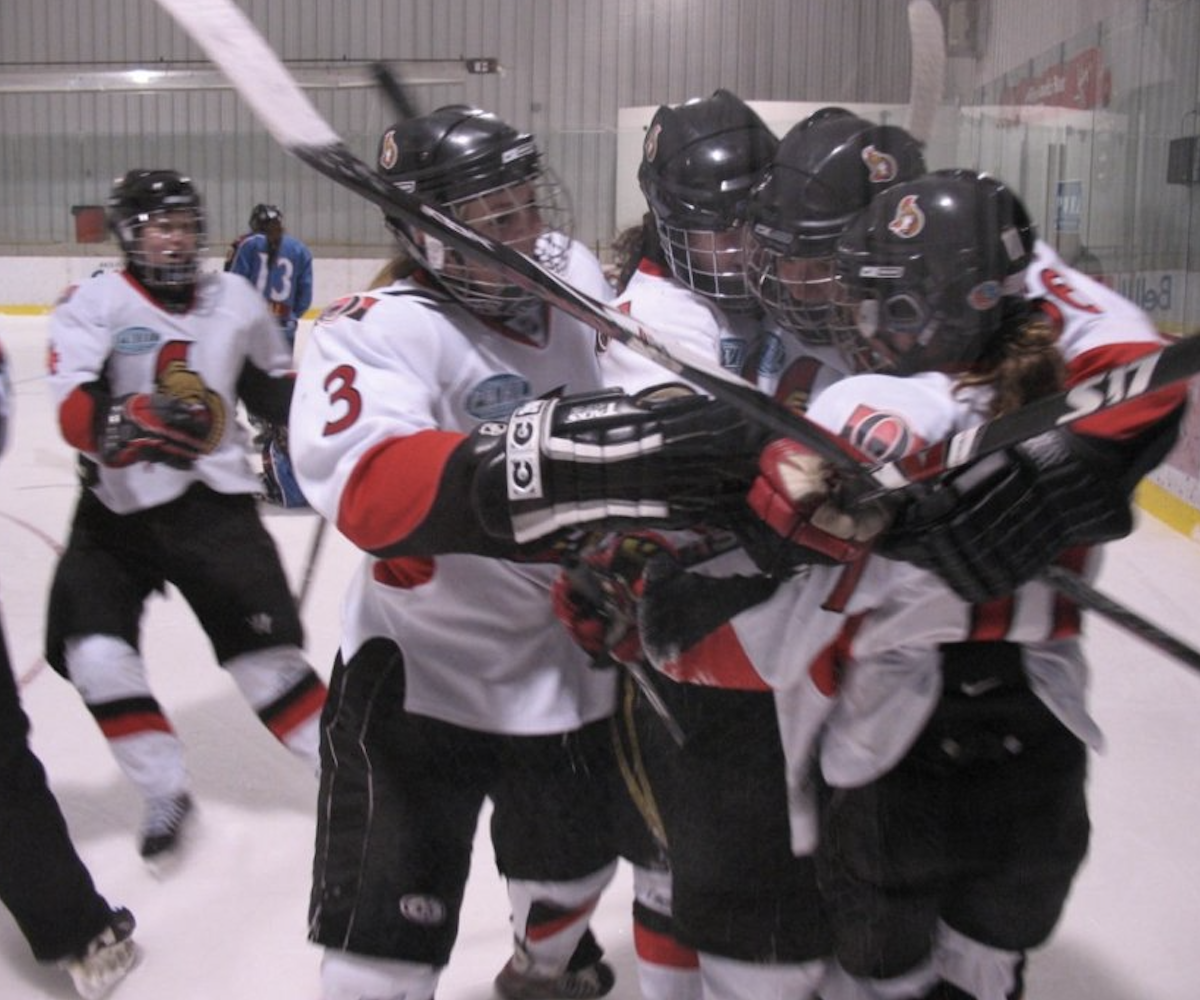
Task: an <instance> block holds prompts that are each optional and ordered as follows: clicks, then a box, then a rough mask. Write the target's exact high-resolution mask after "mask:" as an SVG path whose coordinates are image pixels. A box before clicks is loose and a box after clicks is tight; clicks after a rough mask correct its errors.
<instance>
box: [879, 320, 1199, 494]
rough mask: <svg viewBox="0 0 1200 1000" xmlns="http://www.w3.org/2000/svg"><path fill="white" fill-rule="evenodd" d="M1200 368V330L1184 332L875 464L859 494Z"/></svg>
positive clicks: (935, 471) (886, 489)
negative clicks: (1180, 336) (1167, 342)
mask: <svg viewBox="0 0 1200 1000" xmlns="http://www.w3.org/2000/svg"><path fill="white" fill-rule="evenodd" d="M1198 372H1200V335H1196V336H1190V337H1184V338H1183V339H1182V340H1179V341H1176V342H1175V343H1174V344H1170V345H1168V346H1167V347H1164V348H1162V349H1160V350H1158V351H1153V352H1151V353H1150V354H1144V355H1142V356H1141V357H1140V358H1135V359H1134V360H1133V361H1129V362H1126V363H1125V364H1123V365H1116V366H1115V367H1113V368H1110V369H1107V370H1106V371H1103V372H1101V373H1099V374H1098V375H1093V376H1091V377H1090V378H1086V379H1084V380H1083V381H1082V382H1079V383H1078V384H1076V385H1074V386H1072V387H1071V388H1070V389H1064V390H1063V391H1061V392H1057V393H1054V394H1052V395H1050V396H1043V397H1042V398H1041V399H1038V400H1035V401H1034V402H1032V403H1027V404H1026V405H1025V406H1022V407H1021V408H1020V409H1018V410H1013V411H1012V412H1011V413H1006V414H1004V415H1003V416H1000V417H994V418H993V419H991V420H988V421H985V422H984V423H981V424H976V425H975V426H974V427H968V428H967V429H966V430H964V431H960V432H959V433H957V434H954V435H952V436H951V437H948V438H946V439H944V440H942V441H938V442H936V443H935V444H932V445H930V446H929V447H928V448H924V449H921V450H920V451H915V452H912V453H911V454H909V455H905V456H904V457H903V458H899V459H897V460H896V461H894V462H888V463H884V464H878V465H875V466H873V467H872V468H871V469H870V470H869V471H868V472H867V476H868V477H869V479H870V480H871V481H872V483H873V484H874V485H873V486H872V487H871V488H870V489H868V490H866V491H865V492H862V493H861V494H859V495H858V497H857V499H859V500H861V501H871V500H878V499H880V498H881V497H883V496H885V495H886V494H888V493H892V492H894V491H895V490H899V489H903V488H904V487H906V486H910V485H912V484H913V483H918V482H921V481H923V480H926V479H930V478H933V477H934V476H937V475H940V474H941V473H943V472H947V471H949V470H950V469H954V468H957V467H958V466H960V465H965V464H966V463H968V462H971V461H973V460H974V459H977V458H981V457H982V456H984V455H987V454H990V453H991V452H994V451H1000V450H1001V449H1003V448H1011V447H1012V446H1013V445H1017V444H1020V443H1021V442H1022V441H1027V440H1028V439H1029V438H1032V437H1036V436H1037V435H1038V434H1044V433H1045V432H1046V431H1050V430H1054V429H1055V428H1056V427H1063V426H1065V425H1068V424H1073V423H1074V422H1075V421H1077V420H1082V419H1083V418H1084V417H1090V416H1094V415H1095V414H1097V413H1103V412H1106V411H1108V410H1111V409H1114V408H1116V407H1119V406H1124V405H1126V404H1128V403H1132V402H1134V401H1136V400H1138V399H1140V398H1142V397H1143V396H1145V395H1147V394H1148V393H1152V392H1156V391H1157V390H1159V389H1164V388H1166V387H1167V386H1170V385H1174V384H1175V383H1176V382H1182V381H1184V380H1186V379H1189V378H1191V377H1193V376H1194V375H1196V374H1197V373H1198Z"/></svg>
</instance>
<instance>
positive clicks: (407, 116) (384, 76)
mask: <svg viewBox="0 0 1200 1000" xmlns="http://www.w3.org/2000/svg"><path fill="white" fill-rule="evenodd" d="M371 75H372V76H374V77H375V82H376V83H377V84H379V87H380V89H381V90H382V91H383V92H384V94H385V95H386V96H387V99H388V101H389V102H390V103H391V105H392V110H393V111H395V112H396V114H397V115H398V116H399V117H400V118H401V119H403V120H404V121H409V120H411V119H413V118H416V117H417V114H418V111H417V106H416V105H415V104H413V101H412V98H411V97H409V94H408V90H407V89H406V88H405V86H404V84H402V83H401V82H400V81H399V79H397V77H396V74H395V73H393V72H392V68H391V67H390V66H389V65H388V64H387V63H385V62H376V63H372V64H371Z"/></svg>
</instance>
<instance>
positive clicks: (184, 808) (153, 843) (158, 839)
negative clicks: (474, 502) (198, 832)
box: [139, 792, 192, 861]
mask: <svg viewBox="0 0 1200 1000" xmlns="http://www.w3.org/2000/svg"><path fill="white" fill-rule="evenodd" d="M191 811H192V797H191V796H190V795H189V794H188V793H187V792H180V793H179V794H178V795H167V796H164V797H162V798H156V799H150V800H149V801H147V803H146V815H145V818H144V819H143V820H142V843H141V847H140V848H139V850H140V852H141V855H142V857H143V858H145V859H146V860H147V861H151V860H153V859H156V858H158V857H160V856H161V855H164V854H167V853H169V852H171V851H173V850H175V848H176V847H177V846H178V845H179V838H180V833H181V831H182V830H183V824H184V821H185V820H186V819H187V817H188V814H189V813H190V812H191Z"/></svg>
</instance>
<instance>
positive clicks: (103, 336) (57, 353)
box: [46, 170, 325, 859]
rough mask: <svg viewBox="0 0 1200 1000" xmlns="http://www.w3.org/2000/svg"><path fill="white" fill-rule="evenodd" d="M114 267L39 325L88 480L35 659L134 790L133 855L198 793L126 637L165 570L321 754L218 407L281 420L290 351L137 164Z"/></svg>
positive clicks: (194, 203) (132, 636)
mask: <svg viewBox="0 0 1200 1000" xmlns="http://www.w3.org/2000/svg"><path fill="white" fill-rule="evenodd" d="M108 220H109V224H110V226H111V228H112V230H113V232H114V234H115V235H116V238H117V240H118V242H119V243H120V246H121V249H122V251H123V253H124V255H125V269H124V270H123V271H122V272H120V273H117V272H113V273H109V274H103V275H100V276H97V277H95V278H92V279H90V280H88V281H86V282H84V283H83V284H82V285H79V286H78V287H76V288H73V289H71V290H69V291H68V293H67V294H66V296H65V297H64V298H63V300H62V301H61V302H60V303H59V305H58V306H57V307H56V309H55V311H54V313H53V315H52V317H51V322H50V352H49V363H50V376H49V385H50V389H51V391H52V393H53V395H54V398H55V400H56V402H57V405H58V419H59V425H60V429H61V431H62V434H63V437H64V438H65V440H66V441H67V443H68V444H70V445H71V446H72V447H74V448H76V449H77V450H78V451H79V458H80V469H81V478H82V488H81V491H80V495H79V501H78V505H77V506H76V509H75V513H74V516H73V519H72V524H71V533H70V537H69V539H68V541H67V545H66V549H65V551H64V552H63V554H62V557H61V558H60V560H59V562H58V565H57V567H56V570H55V574H54V580H53V584H52V586H51V592H50V604H49V610H48V615H47V624H46V659H47V661H48V662H49V663H50V664H51V665H52V666H53V667H54V668H55V669H56V670H58V671H59V672H60V673H62V674H63V675H65V676H66V677H68V678H69V679H70V680H71V682H72V683H73V684H74V685H75V686H76V688H78V690H79V692H80V694H81V695H82V697H83V700H84V702H85V704H86V705H87V707H88V710H89V711H90V712H91V713H92V715H93V716H94V718H95V719H96V722H97V723H98V724H99V726H100V728H101V730H102V732H103V733H104V735H105V736H106V737H107V739H108V741H109V746H110V747H111V748H112V751H113V753H114V755H115V756H116V759H117V762H118V763H119V764H120V766H121V768H122V770H123V771H124V772H125V774H126V776H127V777H129V779H130V780H131V781H132V782H133V783H134V784H135V785H136V786H137V788H138V790H139V791H140V792H141V793H142V796H143V798H144V799H145V804H146V805H145V816H144V818H143V822H142V828H141V834H140V851H141V854H142V856H143V857H145V858H147V859H157V858H158V857H159V856H160V855H162V854H164V853H165V852H168V851H171V850H172V849H173V848H174V847H175V846H176V844H177V841H178V838H179V834H180V830H181V828H182V826H183V823H184V820H185V818H186V817H187V815H188V813H189V812H190V810H191V808H192V798H191V793H190V791H189V788H188V785H189V781H188V774H187V770H186V767H185V764H184V755H183V747H182V745H181V743H180V741H179V738H178V736H177V735H176V734H175V732H174V730H173V729H172V727H171V724H170V722H169V721H168V720H167V716H166V713H165V712H164V710H163V708H162V706H161V705H160V704H159V703H158V701H157V700H156V699H155V697H154V695H153V694H152V693H151V690H150V686H149V682H148V679H147V674H146V666H145V664H144V662H143V660H142V657H141V654H140V652H139V630H140V622H141V617H142V613H143V610H144V606H145V602H146V599H147V598H148V597H149V596H150V594H151V593H153V592H154V591H162V590H163V589H164V588H165V586H166V585H167V584H168V583H170V584H173V585H174V586H175V587H176V588H178V590H179V592H180V594H181V595H182V596H183V597H184V599H185V600H186V601H187V602H188V603H189V605H190V606H191V607H192V609H193V611H194V612H195V613H196V616H197V618H198V619H199V621H200V624H201V626H202V627H203V628H204V631H205V632H206V634H207V635H208V637H209V639H210V641H211V643H212V646H213V650H214V652H215V653H216V656H217V660H218V662H219V663H220V664H221V666H222V667H223V668H224V669H225V670H226V671H228V673H229V675H230V676H231V677H232V678H233V680H234V682H235V683H236V684H237V686H238V689H239V690H240V691H241V693H242V695H243V696H244V697H245V699H246V700H247V701H248V702H249V704H250V705H251V707H252V708H253V709H254V711H255V712H256V713H257V714H258V716H259V718H260V719H261V720H262V722H263V724H264V725H266V726H267V728H268V729H270V731H271V732H272V733H273V734H274V735H275V736H276V737H277V738H278V739H279V740H280V741H281V742H283V743H284V744H285V745H286V746H287V747H288V748H289V749H290V750H291V751H293V752H294V753H295V754H296V755H297V756H299V757H300V758H301V759H302V760H304V761H306V762H307V763H308V764H309V766H311V767H313V768H314V769H315V767H316V766H317V761H318V753H317V743H318V733H317V723H318V719H319V715H320V708H321V705H322V703H323V701H324V697H325V687H324V684H323V683H322V682H321V680H320V678H319V677H318V676H317V675H316V673H314V671H313V670H312V668H311V667H310V666H309V665H308V663H307V662H306V661H305V659H304V655H303V653H302V652H301V648H300V646H301V642H302V639H303V636H302V630H301V624H300V621H299V617H298V615H297V612H296V606H295V603H294V601H293V599H292V596H291V593H290V591H289V589H288V584H287V579H286V577H285V575H284V572H283V567H282V565H281V563H280V560H279V555H278V552H277V551H276V549H275V545H274V542H273V540H272V539H271V536H270V535H269V534H268V532H267V531H266V529H265V528H264V527H263V524H262V522H261V521H260V520H259V515H258V511H257V509H256V506H255V498H254V494H255V493H256V492H257V490H258V489H259V480H258V477H257V476H256V475H255V474H254V473H253V471H252V470H251V469H250V467H249V464H248V462H247V460H246V457H245V448H244V443H243V442H242V441H240V440H238V438H239V436H240V435H241V434H242V433H243V432H242V431H241V430H240V429H238V428H237V424H236V421H234V420H233V419H232V415H233V413H234V412H235V407H236V406H237V403H238V400H239V399H241V400H242V401H243V402H244V403H245V404H246V406H247V408H248V409H249V411H250V412H251V413H256V414H259V415H261V416H262V417H263V418H264V419H267V420H270V421H275V422H283V421H285V420H286V418H287V409H288V405H289V403H290V400H291V394H292V388H293V380H292V373H291V372H290V370H289V355H288V351H287V346H286V344H285V343H284V340H283V337H282V335H281V334H280V331H279V328H278V325H277V324H276V323H275V322H274V321H273V319H272V318H271V315H270V313H269V312H268V311H267V308H266V306H265V305H264V303H263V301H262V299H261V298H260V297H259V296H258V295H257V294H256V293H255V291H254V289H253V288H251V287H250V286H249V285H248V284H247V283H246V282H245V281H244V280H243V279H241V278H237V277H234V276H232V275H226V274H224V273H219V274H204V273H201V271H200V256H199V255H200V250H201V248H202V245H203V241H204V235H205V226H204V213H203V209H202V207H201V202H200V196H199V194H198V193H197V191H196V188H195V186H194V185H193V184H192V182H191V181H190V180H189V179H188V178H186V177H183V176H181V175H180V174H179V173H177V172H175V171H171V170H131V171H129V172H128V173H127V174H126V175H125V176H124V177H122V178H120V179H119V180H118V181H117V182H116V184H115V186H114V187H113V190H112V195H111V196H110V198H109V201H108Z"/></svg>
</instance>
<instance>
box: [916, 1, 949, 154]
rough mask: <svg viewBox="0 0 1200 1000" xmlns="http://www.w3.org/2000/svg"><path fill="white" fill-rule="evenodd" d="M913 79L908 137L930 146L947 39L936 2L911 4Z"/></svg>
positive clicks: (939, 97)
mask: <svg viewBox="0 0 1200 1000" xmlns="http://www.w3.org/2000/svg"><path fill="white" fill-rule="evenodd" d="M908 37H909V48H910V52H911V56H910V58H911V60H912V75H911V76H910V78H909V79H910V83H909V90H908V125H907V131H908V133H909V134H910V135H911V136H912V137H913V138H914V139H916V140H917V142H919V143H921V145H922V146H925V145H928V143H929V140H930V138H931V137H932V136H933V123H934V119H935V118H936V117H937V110H938V106H939V105H940V104H941V103H942V91H943V89H944V87H945V79H946V36H945V32H944V31H943V30H942V18H941V15H940V14H938V12H937V8H936V7H934V5H933V0H908Z"/></svg>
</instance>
